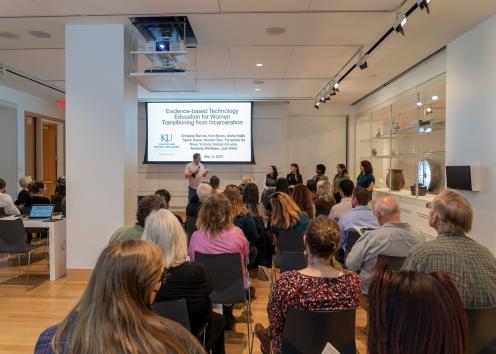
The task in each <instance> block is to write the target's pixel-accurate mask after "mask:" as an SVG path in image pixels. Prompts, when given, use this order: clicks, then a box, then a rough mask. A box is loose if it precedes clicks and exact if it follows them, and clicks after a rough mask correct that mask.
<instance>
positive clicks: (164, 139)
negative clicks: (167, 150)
mask: <svg viewBox="0 0 496 354" xmlns="http://www.w3.org/2000/svg"><path fill="white" fill-rule="evenodd" d="M160 141H161V142H166V143H170V142H171V141H172V134H161V135H160Z"/></svg>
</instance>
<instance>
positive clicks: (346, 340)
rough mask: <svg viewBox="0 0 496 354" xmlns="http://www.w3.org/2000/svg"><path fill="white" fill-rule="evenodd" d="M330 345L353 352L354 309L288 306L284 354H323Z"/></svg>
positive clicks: (345, 352) (342, 351) (342, 353)
mask: <svg viewBox="0 0 496 354" xmlns="http://www.w3.org/2000/svg"><path fill="white" fill-rule="evenodd" d="M327 343H330V344H332V345H333V346H334V347H335V348H336V349H337V350H338V351H339V352H340V353H341V354H355V353H356V344H355V310H343V311H302V310H297V309H291V308H290V309H288V312H287V315H286V320H285V322H284V331H283V334H282V353H283V354H316V353H322V350H323V349H324V348H325V346H326V344H327Z"/></svg>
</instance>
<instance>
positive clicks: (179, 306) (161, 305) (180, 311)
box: [152, 299, 191, 331]
mask: <svg viewBox="0 0 496 354" xmlns="http://www.w3.org/2000/svg"><path fill="white" fill-rule="evenodd" d="M152 309H153V312H155V313H156V314H157V315H160V316H162V317H166V318H168V319H169V320H172V321H176V322H177V323H179V324H180V325H182V326H183V327H184V328H186V329H187V330H188V331H191V325H190V323H189V316H188V305H187V304H186V300H185V299H179V300H173V301H161V302H155V303H153V305H152Z"/></svg>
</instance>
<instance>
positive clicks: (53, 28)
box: [0, 1, 65, 49]
mask: <svg viewBox="0 0 496 354" xmlns="http://www.w3.org/2000/svg"><path fill="white" fill-rule="evenodd" d="M0 2H1V1H0ZM0 31H5V32H12V33H14V34H16V35H18V36H19V39H5V38H0V48H1V49H19V48H21V49H22V48H64V45H65V43H64V38H65V32H64V31H65V28H64V25H63V24H62V23H57V22H55V21H53V20H52V19H47V18H37V19H33V18H3V19H1V20H0ZM29 31H42V32H47V33H49V34H50V35H51V38H37V37H33V36H32V35H30V34H29V33H28V32H29Z"/></svg>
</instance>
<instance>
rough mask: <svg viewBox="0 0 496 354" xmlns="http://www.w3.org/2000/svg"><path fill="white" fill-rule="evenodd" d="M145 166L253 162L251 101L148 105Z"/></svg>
mask: <svg viewBox="0 0 496 354" xmlns="http://www.w3.org/2000/svg"><path fill="white" fill-rule="evenodd" d="M146 113H147V116H146V117H147V122H146V128H147V136H146V138H147V139H146V149H145V163H183V162H191V160H192V158H193V154H194V153H197V152H198V153H200V154H201V156H202V161H204V162H215V163H252V162H254V157H253V149H252V126H251V125H252V103H251V102H172V103H171V102H167V103H158V102H157V103H147V108H146Z"/></svg>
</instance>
